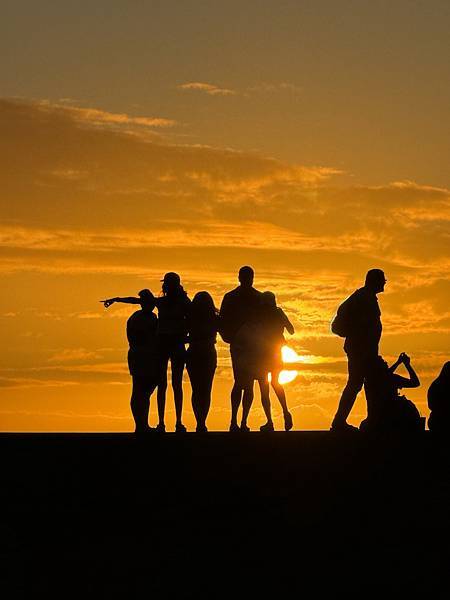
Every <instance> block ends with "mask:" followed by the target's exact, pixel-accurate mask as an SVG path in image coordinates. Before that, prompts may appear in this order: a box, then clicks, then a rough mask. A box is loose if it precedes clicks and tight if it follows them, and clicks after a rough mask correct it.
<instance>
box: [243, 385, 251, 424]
mask: <svg viewBox="0 0 450 600" xmlns="http://www.w3.org/2000/svg"><path fill="white" fill-rule="evenodd" d="M243 390H244V394H243V397H242V421H241V430H242V431H246V430H248V426H247V419H248V414H249V412H250V408H251V407H252V404H253V380H251V382H250V381H248V382H246V383H245V384H244V385H243Z"/></svg>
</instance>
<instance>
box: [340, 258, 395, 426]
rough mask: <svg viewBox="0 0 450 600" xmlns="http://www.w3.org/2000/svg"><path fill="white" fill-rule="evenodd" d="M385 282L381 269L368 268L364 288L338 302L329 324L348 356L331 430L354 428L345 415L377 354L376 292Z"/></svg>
mask: <svg viewBox="0 0 450 600" xmlns="http://www.w3.org/2000/svg"><path fill="white" fill-rule="evenodd" d="M385 284H386V278H385V276H384V273H383V271H381V270H380V269H371V270H370V271H368V273H367V275H366V281H365V285H364V287H362V288H360V289H358V290H356V292H354V293H353V294H352V295H351V296H350V297H349V298H347V300H345V302H343V303H342V304H341V306H340V307H339V308H338V311H337V314H336V317H335V318H334V320H333V323H332V325H331V329H332V331H333V333H335V334H337V335H339V336H340V337H345V344H344V350H345V352H346V354H347V358H348V381H347V385H346V386H345V388H344V390H343V392H342V396H341V399H340V401H339V406H338V410H337V412H336V415H335V417H334V419H333V423H332V425H331V429H332V430H345V429H355V428H354V427H352V426H351V425H349V424H348V423H347V417H348V415H349V414H350V411H351V410H352V408H353V405H354V403H355V400H356V396H357V395H358V393H359V392H360V391H361V389H362V387H363V384H364V379H365V377H366V374H367V371H368V366H369V364H370V362H371V361H373V360H374V359H375V358H376V357H377V356H378V344H379V342H380V338H381V332H382V325H381V318H380V317H381V313H380V307H379V306H378V300H377V294H379V293H380V292H383V291H384V286H385Z"/></svg>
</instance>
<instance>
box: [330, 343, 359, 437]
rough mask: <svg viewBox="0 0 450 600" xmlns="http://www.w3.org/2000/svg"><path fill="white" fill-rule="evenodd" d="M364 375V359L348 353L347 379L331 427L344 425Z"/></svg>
mask: <svg viewBox="0 0 450 600" xmlns="http://www.w3.org/2000/svg"><path fill="white" fill-rule="evenodd" d="M364 377H365V361H364V360H363V358H362V357H361V356H358V355H353V354H348V380H347V384H346V386H345V388H344V390H343V392H342V395H341V398H340V400H339V406H338V409H337V411H336V415H335V417H334V419H333V423H332V428H334V427H339V426H345V425H346V424H347V418H348V416H349V414H350V411H351V410H352V408H353V405H354V404H355V400H356V396H357V395H358V393H359V392H360V391H361V389H362V387H363V384H364Z"/></svg>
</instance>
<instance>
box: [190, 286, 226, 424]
mask: <svg viewBox="0 0 450 600" xmlns="http://www.w3.org/2000/svg"><path fill="white" fill-rule="evenodd" d="M218 312H219V311H218V310H217V308H216V307H215V306H214V301H213V299H212V298H211V296H210V294H208V292H198V293H197V294H195V296H194V298H193V300H192V303H191V307H190V312H189V318H188V330H189V347H188V350H187V354H186V367H187V371H188V374H189V379H190V381H191V386H192V409H193V411H194V415H195V419H196V421H197V429H196V431H197V432H199V433H203V432H206V431H208V429H207V427H206V418H207V416H208V412H209V408H210V406H211V390H212V384H213V379H214V373H215V371H216V367H217V352H216V341H217V331H218V329H219V315H218Z"/></svg>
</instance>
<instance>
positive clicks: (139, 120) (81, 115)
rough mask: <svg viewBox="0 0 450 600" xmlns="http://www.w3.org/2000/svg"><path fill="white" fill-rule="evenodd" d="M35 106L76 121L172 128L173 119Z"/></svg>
mask: <svg viewBox="0 0 450 600" xmlns="http://www.w3.org/2000/svg"><path fill="white" fill-rule="evenodd" d="M35 105H36V106H37V107H38V108H39V110H40V111H42V112H50V113H53V114H61V115H66V116H69V117H71V118H72V119H74V120H75V121H79V122H85V123H90V124H103V125H139V126H143V127H172V126H173V125H175V124H176V121H174V120H173V119H167V118H164V117H147V116H132V115H129V114H127V113H116V112H111V111H107V110H103V109H99V108H83V107H77V106H71V105H69V104H65V103H54V102H51V101H49V100H40V101H37V102H36V103H35Z"/></svg>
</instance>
